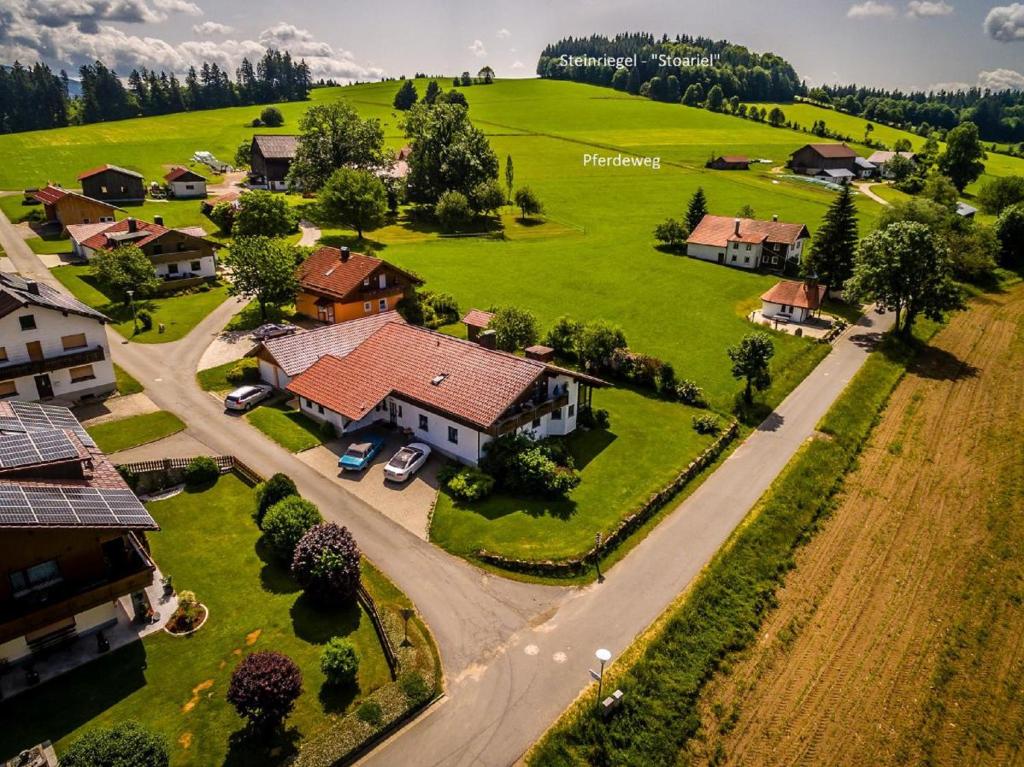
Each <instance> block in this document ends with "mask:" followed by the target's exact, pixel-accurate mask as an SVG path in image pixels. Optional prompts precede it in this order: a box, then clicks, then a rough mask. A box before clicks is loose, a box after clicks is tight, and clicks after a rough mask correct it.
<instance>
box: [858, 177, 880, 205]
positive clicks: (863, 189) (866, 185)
mask: <svg viewBox="0 0 1024 767" xmlns="http://www.w3.org/2000/svg"><path fill="white" fill-rule="evenodd" d="M877 183H878V182H877V181H876V182H873V183H872V182H863V183H855V184H854V186H855V187H857V191H858V192H860V193H861V194H863V195H864V196H865V197H867V198H869V199H871V200H874V201H875V202H877V203H878V204H879V205H888V204H889V201H888V200H886V199H885V198H883V197H879V196H878V195H877V194H875V193H874V192H872V191H871V187H873V186H875V184H877Z"/></svg>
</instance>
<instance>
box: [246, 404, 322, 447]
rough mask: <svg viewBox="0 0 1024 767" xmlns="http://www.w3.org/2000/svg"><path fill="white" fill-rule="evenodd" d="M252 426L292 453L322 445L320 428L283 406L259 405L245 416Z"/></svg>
mask: <svg viewBox="0 0 1024 767" xmlns="http://www.w3.org/2000/svg"><path fill="white" fill-rule="evenodd" d="M245 418H246V420H247V421H249V423H251V424H252V425H253V426H255V427H256V428H257V429H259V430H260V431H261V432H263V433H264V434H266V435H267V436H268V437H270V438H271V439H272V440H274V442H276V443H277V444H279V445H280V446H281V447H283V448H285V449H286V450H290V451H291V452H293V453H301V452H302V451H303V450H309V449H310V448H311V447H316V446H317V445H321V444H323V441H324V440H323V436H322V435H321V431H320V426H319V425H318V424H316V423H314V422H313V421H311V420H310V419H309V418H307V417H306V416H304V415H303V414H302V413H300V412H299V411H298V410H296V409H294V408H290V407H288V406H287V405H284V404H276V405H261V406H260V407H258V408H256V409H255V410H253V411H251V412H250V413H247V414H246V416H245Z"/></svg>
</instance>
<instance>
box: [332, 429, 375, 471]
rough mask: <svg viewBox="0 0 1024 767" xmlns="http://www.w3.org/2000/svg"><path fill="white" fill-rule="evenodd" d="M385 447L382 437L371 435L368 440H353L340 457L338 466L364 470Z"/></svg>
mask: <svg viewBox="0 0 1024 767" xmlns="http://www.w3.org/2000/svg"><path fill="white" fill-rule="evenodd" d="M382 447H384V439H383V438H382V437H370V438H369V441H368V442H353V443H352V444H351V445H349V446H348V449H347V450H346V451H345V452H344V454H342V456H341V458H339V459H338V466H340V467H341V468H342V469H344V470H346V471H362V470H363V469H365V468H366V467H367V466H369V465H370V462H371V461H372V460H373V458H374V456H376V455H377V453H379V452H380V451H381V448H382Z"/></svg>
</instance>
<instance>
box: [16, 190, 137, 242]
mask: <svg viewBox="0 0 1024 767" xmlns="http://www.w3.org/2000/svg"><path fill="white" fill-rule="evenodd" d="M32 197H33V198H35V199H36V200H38V201H39V202H41V203H42V204H43V211H44V214H45V215H46V220H47V222H49V223H54V224H58V225H59V226H60V228H61V234H64V233H65V232H67V228H68V227H69V226H74V225H75V224H94V223H101V222H111V221H113V220H114V219H115V213H116V212H117V211H118V210H119V208H117V207H115V206H113V205H111V204H110V203H108V202H103V201H102V200H94V199H92V198H91V197H86V196H85V195H81V194H78V193H77V192H70V191H68V190H67V189H64V188H63V187H59V186H53V185H52V184H51V185H49V186H47V187H45V188H43V189H40V190H38V191H36V192H33V193H32Z"/></svg>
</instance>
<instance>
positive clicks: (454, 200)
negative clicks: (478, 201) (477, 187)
mask: <svg viewBox="0 0 1024 767" xmlns="http://www.w3.org/2000/svg"><path fill="white" fill-rule="evenodd" d="M434 215H435V216H437V220H438V221H439V222H440V223H441V228H442V229H443V230H444V231H446V232H454V231H456V230H458V229H459V228H461V227H463V226H465V225H466V224H468V223H469V222H470V220H471V219H472V218H473V210H472V208H470V207H469V200H467V199H466V195H464V194H463V193H462V192H456V191H454V190H449V191H447V192H445V193H444V194H442V195H441V197H440V199H438V201H437V205H436V206H434Z"/></svg>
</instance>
